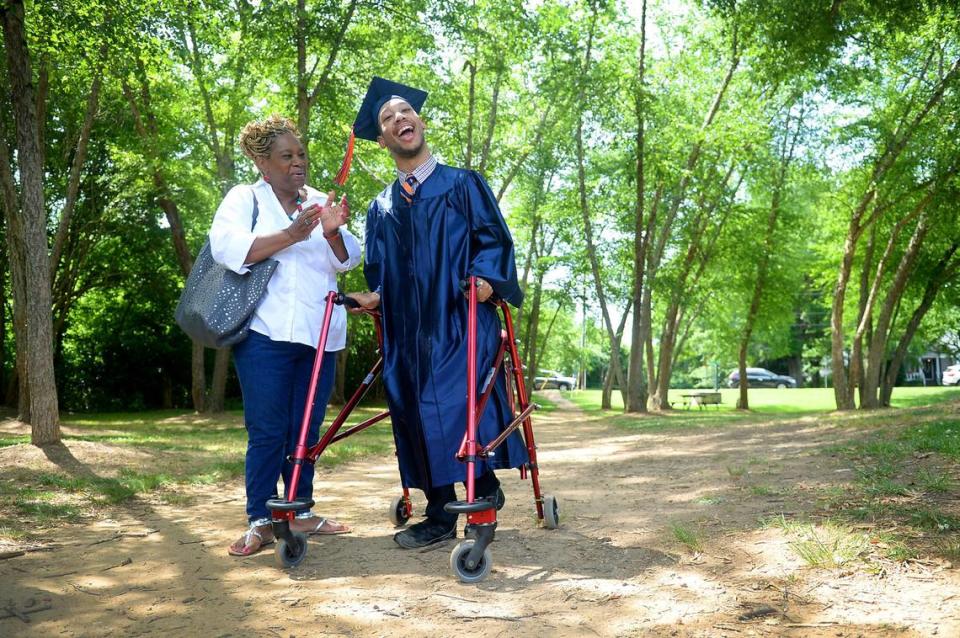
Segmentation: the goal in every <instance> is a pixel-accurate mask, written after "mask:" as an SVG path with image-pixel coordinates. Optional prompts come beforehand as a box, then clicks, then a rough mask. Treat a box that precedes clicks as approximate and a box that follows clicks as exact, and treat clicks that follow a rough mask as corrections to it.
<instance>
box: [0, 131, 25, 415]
mask: <svg viewBox="0 0 960 638" xmlns="http://www.w3.org/2000/svg"><path fill="white" fill-rule="evenodd" d="M11 156H12V153H11V152H10V148H9V147H8V146H7V131H6V129H5V127H4V118H0V188H2V190H0V192H2V196H3V199H2V201H3V212H4V219H5V220H6V226H7V232H6V246H7V263H8V264H9V268H10V293H11V296H10V298H11V299H12V300H13V336H14V342H15V343H16V352H15V354H14V368H13V374H12V375H10V379H9V380H8V381H7V386H6V389H5V392H4V403H6V404H7V405H9V406H10V407H14V408H16V409H17V418H18V419H19V420H21V421H23V422H24V423H29V422H30V388H29V387H28V385H27V372H26V369H25V367H26V364H27V349H28V346H27V319H26V307H27V301H26V299H27V287H26V283H25V281H24V274H23V264H24V262H25V261H26V256H25V252H24V248H23V230H22V229H21V228H20V225H21V219H20V216H19V215H18V214H17V211H18V210H19V208H20V201H19V197H18V195H17V187H16V184H15V182H14V180H13V170H12V168H11V166H10V158H11Z"/></svg>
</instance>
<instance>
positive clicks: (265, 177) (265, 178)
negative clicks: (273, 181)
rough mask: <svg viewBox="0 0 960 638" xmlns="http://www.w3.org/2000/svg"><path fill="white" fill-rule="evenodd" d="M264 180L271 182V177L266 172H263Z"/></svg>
mask: <svg viewBox="0 0 960 638" xmlns="http://www.w3.org/2000/svg"><path fill="white" fill-rule="evenodd" d="M263 181H265V182H266V183H268V184H269V183H270V178H269V177H268V176H267V174H266V173H264V174H263Z"/></svg>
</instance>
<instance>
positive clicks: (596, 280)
mask: <svg viewBox="0 0 960 638" xmlns="http://www.w3.org/2000/svg"><path fill="white" fill-rule="evenodd" d="M596 20H597V7H596V6H594V7H593V14H592V16H591V22H590V30H589V33H588V35H587V48H586V52H585V53H584V56H583V66H582V68H581V73H580V75H581V78H583V77H585V76H586V75H587V71H588V67H589V63H590V54H591V52H592V48H593V34H594V28H595V26H596ZM585 99H586V88H585V86H584V84H583V80H582V79H581V83H580V89H579V100H578V102H579V103H580V104H583V103H584V100H585ZM576 144H577V181H578V185H579V192H580V213H581V217H582V219H583V233H584V240H585V242H586V245H587V257H588V258H589V260H590V271H591V272H592V273H593V284H594V288H595V290H596V293H597V300H598V302H599V303H600V312H601V314H602V315H603V323H604V326H605V327H606V329H607V338H608V340H609V342H610V351H611V352H610V366H611V367H612V368H613V374H614V378H615V379H616V382H617V384H618V385H619V386H620V392H621V393H622V394H623V403H624V405H626V403H627V396H626V393H627V384H626V383H625V380H624V378H623V369H622V367H621V366H620V356H619V352H618V350H619V343H618V342H617V339H616V332H615V331H614V328H613V322H612V321H611V319H610V310H609V308H608V307H607V298H606V294H605V293H604V289H603V277H602V276H601V273H600V262H599V260H598V259H597V248H596V246H595V245H594V243H593V224H592V223H591V221H590V206H589V204H588V200H587V180H586V169H585V167H584V150H583V113H582V112H580V113H579V114H578V116H577V138H576Z"/></svg>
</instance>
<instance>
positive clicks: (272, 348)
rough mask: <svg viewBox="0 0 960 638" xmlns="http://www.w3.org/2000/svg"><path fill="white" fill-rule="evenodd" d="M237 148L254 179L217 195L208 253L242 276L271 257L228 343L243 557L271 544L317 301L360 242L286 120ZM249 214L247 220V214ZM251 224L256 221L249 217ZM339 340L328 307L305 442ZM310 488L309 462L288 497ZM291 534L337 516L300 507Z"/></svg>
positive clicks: (326, 524)
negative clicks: (243, 505) (242, 499)
mask: <svg viewBox="0 0 960 638" xmlns="http://www.w3.org/2000/svg"><path fill="white" fill-rule="evenodd" d="M240 147H241V148H242V149H243V152H244V154H245V155H246V156H247V157H249V158H250V159H251V160H253V162H254V164H256V166H257V169H258V170H259V171H260V174H261V179H260V180H258V181H257V182H256V183H255V184H253V185H250V186H248V185H241V186H235V187H234V188H233V189H231V190H230V192H229V193H227V195H226V197H224V199H223V202H222V203H221V204H220V207H219V208H218V209H217V213H216V215H215V216H214V218H213V225H212V227H211V228H210V248H211V252H212V254H213V257H214V259H216V260H217V261H218V262H219V263H221V264H223V265H224V266H225V267H227V268H229V269H231V270H233V271H235V272H238V273H243V272H245V271H246V270H247V266H249V265H250V264H253V263H256V262H258V261H261V260H263V259H267V258H268V257H269V258H271V259H275V260H276V261H277V262H278V266H277V270H276V272H275V273H274V274H273V277H272V278H271V279H270V283H269V284H268V286H267V292H266V294H265V295H264V296H263V299H262V300H261V303H260V305H259V306H258V307H257V310H256V313H255V314H254V317H253V320H252V322H251V324H250V334H249V336H248V337H247V338H246V339H245V340H244V341H242V342H241V343H239V344H237V345H236V346H234V348H233V355H234V363H235V364H236V368H237V376H238V377H239V379H240V389H241V391H242V393H243V418H244V423H245V425H246V428H247V437H248V442H247V456H246V467H245V474H246V489H247V518H248V519H249V528H248V529H247V531H246V532H245V533H244V534H243V536H241V537H240V538H239V539H238V540H237V541H236V542H234V543H233V544H232V545H231V546H230V548H229V550H228V551H229V553H230V554H231V555H234V556H249V555H250V554H254V553H256V552H258V551H259V550H260V549H261V548H262V547H263V546H264V545H268V544H270V543H272V542H273V531H272V528H271V525H270V513H269V511H268V510H267V506H266V501H267V500H268V499H270V498H273V497H274V496H276V492H277V480H278V478H280V477H282V478H283V481H284V485H286V484H287V482H288V481H289V479H290V475H291V472H292V466H291V464H290V463H288V462H287V461H286V457H287V455H288V454H290V453H292V452H293V449H294V447H295V446H296V443H297V437H298V435H299V432H300V423H301V419H302V417H303V409H304V404H305V403H306V395H307V389H308V386H309V382H310V373H311V369H312V365H313V360H314V357H315V355H316V344H317V342H318V337H319V332H320V327H321V323H322V318H323V313H324V304H325V301H324V298H325V296H326V294H327V292H328V291H330V290H336V287H337V280H336V275H337V273H338V272H343V271H345V270H349V269H350V268H353V267H354V266H356V265H357V264H359V263H360V246H359V244H358V243H357V240H356V238H355V237H354V236H353V235H351V234H350V232H349V231H348V230H347V229H346V227H345V226H344V224H345V223H346V220H347V216H348V212H347V210H346V204H345V203H344V204H343V205H340V204H336V203H334V201H333V197H334V194H333V193H329V194H328V195H322V194H321V193H319V192H318V191H317V190H315V189H313V188H310V187H309V186H307V185H306V178H307V160H306V153H305V152H304V148H303V144H302V143H301V142H300V138H299V133H298V132H297V129H296V127H295V125H294V124H293V122H291V121H290V120H289V119H287V118H285V117H280V116H278V115H272V116H270V117H269V118H267V119H266V120H263V121H255V122H250V123H249V124H247V125H246V127H245V128H244V129H243V131H242V132H241V134H240ZM255 210H256V211H258V213H257V215H256V219H255V220H254V211H255ZM254 221H255V223H254ZM345 342H346V315H345V312H344V310H343V308H342V307H337V308H335V309H334V312H333V319H332V322H331V324H330V332H329V335H328V337H327V345H326V350H327V351H326V353H325V354H324V358H323V370H322V372H321V375H320V379H318V381H317V391H316V400H315V403H314V405H315V408H314V411H313V419H312V421H311V423H310V434H309V437H308V440H307V442H308V445H314V444H316V442H317V440H318V438H319V429H320V423H321V422H322V421H323V417H324V413H325V411H326V404H327V400H328V399H329V397H330V392H331V390H332V389H333V381H334V376H335V375H334V368H335V365H336V351H337V350H342V349H343V348H344V345H345ZM312 495H313V465H312V464H309V463H308V464H305V465H304V466H303V469H302V473H301V475H300V484H299V485H298V487H297V496H298V497H301V496H302V497H304V498H311V497H312ZM291 528H292V529H293V531H297V532H307V533H310V534H342V533H345V532H348V531H350V530H349V529H348V528H347V527H346V526H344V525H341V524H340V523H338V522H336V521H333V520H330V519H326V518H321V517H318V516H315V515H314V514H313V513H311V512H301V513H300V514H298V516H297V518H296V520H295V521H294V522H293V523H292V524H291Z"/></svg>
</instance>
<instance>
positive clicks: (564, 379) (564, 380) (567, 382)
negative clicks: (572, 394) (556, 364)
mask: <svg viewBox="0 0 960 638" xmlns="http://www.w3.org/2000/svg"><path fill="white" fill-rule="evenodd" d="M533 385H534V388H535V389H537V390H553V389H558V390H572V389H573V388H574V386H576V385H577V380H576V379H574V378H573V377H568V376H565V375H562V374H560V373H559V372H557V371H555V370H541V371H540V374H539V375H538V376H536V377H534V378H533Z"/></svg>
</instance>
